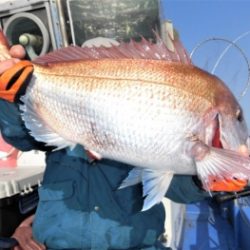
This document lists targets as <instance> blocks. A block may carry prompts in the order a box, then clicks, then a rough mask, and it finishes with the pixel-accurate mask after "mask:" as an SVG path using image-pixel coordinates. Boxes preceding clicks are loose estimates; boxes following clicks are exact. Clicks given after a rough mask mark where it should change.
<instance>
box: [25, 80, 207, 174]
mask: <svg viewBox="0 0 250 250" xmlns="http://www.w3.org/2000/svg"><path fill="white" fill-rule="evenodd" d="M61 80H62V81H67V79H65V78H63V79H61ZM68 80H71V84H68V85H69V86H70V87H68V88H65V86H64V85H62V84H60V81H59V82H58V83H55V84H49V83H46V82H44V81H41V82H40V80H39V81H37V80H35V79H34V80H33V83H32V84H30V86H29V88H28V89H27V92H26V95H25V99H26V102H27V100H29V102H30V103H32V106H33V109H34V110H33V112H35V113H37V114H38V120H39V119H40V122H41V124H43V126H42V127H43V128H41V130H40V131H37V129H34V126H33V125H32V124H29V123H30V122H31V120H30V119H28V120H27V119H26V121H25V122H26V125H27V127H28V128H29V129H30V130H31V132H32V135H33V136H34V137H35V138H36V139H37V140H40V141H44V142H46V143H48V144H50V145H53V141H51V139H49V137H48V136H46V135H42V133H41V131H42V129H44V127H46V129H44V130H45V131H47V132H46V133H48V131H52V132H53V133H55V134H58V136H59V137H60V138H62V139H63V140H65V141H66V142H68V143H65V145H74V144H76V143H79V144H82V145H83V146H84V147H85V148H86V149H88V150H93V151H96V152H97V153H99V154H101V155H102V156H103V157H104V158H109V159H113V160H118V161H122V162H125V163H128V164H132V165H135V166H140V167H145V168H151V169H165V170H167V171H173V172H175V173H179V174H194V173H195V171H196V169H195V164H194V162H193V160H192V159H191V158H190V157H189V156H188V155H187V153H186V141H187V137H188V136H190V135H191V134H195V133H200V131H201V130H202V129H203V124H202V119H201V115H200V114H199V109H201V108H202V107H201V106H202V103H199V102H198V103H197V110H198V113H194V112H190V111H187V110H186V109H185V105H186V102H188V100H190V96H188V94H186V96H185V95H183V94H182V97H181V98H180V97H179V96H178V95H179V94H180V93H179V92H178V91H179V90H176V89H174V88H170V87H168V86H166V85H162V86H155V85H154V86H152V84H147V85H146V84H145V86H143V88H141V86H140V85H141V83H140V84H136V83H134V84H131V83H126V82H124V83H123V85H124V86H120V85H117V88H114V87H113V89H110V80H106V82H105V81H103V82H102V85H100V87H98V86H96V85H97V84H99V83H93V82H91V80H89V82H88V81H86V82H85V84H86V85H87V86H88V85H90V84H92V87H91V88H88V87H86V86H85V87H86V88H84V87H82V85H80V84H79V83H78V82H74V81H72V79H68ZM57 81H58V80H57ZM68 85H67V86H68ZM44 86H49V87H47V88H46V87H44ZM118 87H119V88H118ZM26 106H27V103H26ZM173 107H175V108H173ZM27 112H29V108H28V111H27ZM39 117H40V118H39ZM58 141H60V143H61V140H58ZM54 142H55V143H54V145H55V146H58V147H60V145H58V144H57V141H56V140H55V139H54Z"/></svg>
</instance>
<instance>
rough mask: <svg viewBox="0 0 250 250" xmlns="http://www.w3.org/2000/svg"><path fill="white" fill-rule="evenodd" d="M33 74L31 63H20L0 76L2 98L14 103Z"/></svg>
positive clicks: (0, 95)
mask: <svg viewBox="0 0 250 250" xmlns="http://www.w3.org/2000/svg"><path fill="white" fill-rule="evenodd" d="M32 72H33V65H32V63H31V62H29V61H20V62H18V63H16V64H15V65H14V66H13V67H11V68H10V69H8V70H6V71H5V72H4V73H3V74H2V75H1V76H0V98H2V99H5V100H7V101H9V102H14V101H15V98H16V96H17V94H18V92H19V90H20V89H21V88H22V87H23V85H24V84H25V82H26V80H27V79H28V78H29V77H30V76H31V74H32Z"/></svg>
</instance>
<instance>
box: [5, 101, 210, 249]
mask: <svg viewBox="0 0 250 250" xmlns="http://www.w3.org/2000/svg"><path fill="white" fill-rule="evenodd" d="M0 110H1V112H0V128H1V131H2V135H3V137H4V138H5V140H6V141H7V142H8V143H10V144H12V145H14V146H15V147H17V148H18V149H20V150H23V151H26V150H31V149H34V148H36V149H41V150H44V149H46V147H45V146H44V145H43V144H42V143H37V142H35V141H34V140H33V138H32V137H31V136H30V135H29V134H28V131H27V130H26V128H25V127H24V125H23V122H22V120H21V118H20V114H19V111H18V109H17V107H16V106H15V105H14V104H10V103H7V102H5V101H2V100H0ZM46 151H47V152H46V171H45V174H44V180H43V185H42V186H41V188H40V190H39V198H40V201H39V205H38V208H37V211H36V216H35V221H34V224H33V234H34V237H35V239H36V240H38V241H39V242H41V243H43V244H45V245H46V246H47V247H48V249H91V250H102V249H113V250H114V249H145V250H146V249H147V250H156V249H166V248H164V247H163V246H162V245H161V244H160V242H158V240H157V239H158V238H159V236H160V235H161V234H162V233H163V229H164V219H165V212H164V209H163V206H162V204H159V205H156V206H154V207H153V208H151V209H149V210H148V211H145V212H140V210H141V208H142V203H143V199H142V189H141V185H135V186H132V187H128V188H124V189H121V190H120V189H117V187H118V186H119V184H120V183H121V181H122V180H123V179H124V178H125V177H126V176H127V174H128V172H129V170H130V169H131V168H132V166H129V165H126V164H123V163H119V162H114V161H110V160H101V161H98V162H95V163H90V162H89V161H88V159H87V157H86V155H85V152H84V150H83V148H82V147H80V146H78V147H76V148H75V149H74V150H73V151H71V150H69V149H63V150H59V151H51V149H49V148H47V149H46ZM206 196H207V194H206V193H205V192H202V191H201V190H200V189H199V188H198V187H197V186H196V185H195V183H194V182H193V180H192V177H191V176H181V175H179V176H175V177H174V178H173V180H172V182H171V185H170V188H169V190H168V192H167V193H166V197H168V198H170V199H172V200H174V201H176V202H182V203H189V202H194V201H199V200H202V199H204V197H206Z"/></svg>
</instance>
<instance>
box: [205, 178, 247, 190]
mask: <svg viewBox="0 0 250 250" xmlns="http://www.w3.org/2000/svg"><path fill="white" fill-rule="evenodd" d="M247 184H248V181H247V180H241V179H230V180H227V179H223V180H222V179H216V178H214V179H213V180H212V181H211V182H210V183H209V187H208V189H209V190H210V191H215V192H238V191H242V190H243V189H244V188H245V187H246V186H247Z"/></svg>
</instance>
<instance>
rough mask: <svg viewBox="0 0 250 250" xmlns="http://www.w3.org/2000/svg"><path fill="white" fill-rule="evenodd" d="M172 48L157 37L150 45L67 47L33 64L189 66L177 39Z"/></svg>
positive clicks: (39, 58)
mask: <svg viewBox="0 0 250 250" xmlns="http://www.w3.org/2000/svg"><path fill="white" fill-rule="evenodd" d="M173 46H174V51H171V50H170V49H168V48H167V46H166V45H165V44H164V42H163V41H162V39H160V38H159V36H157V42H156V43H151V42H149V41H147V40H146V39H144V38H142V39H141V41H140V42H135V41H133V40H131V41H130V42H129V43H125V42H122V43H120V45H118V46H115V45H113V46H111V47H110V48H107V47H104V46H101V47H92V48H88V47H84V48H82V47H78V46H69V47H67V48H62V49H59V50H57V51H54V52H51V53H48V54H47V55H44V56H41V57H38V58H36V59H35V60H34V61H33V62H34V63H36V64H41V65H49V64H53V63H61V62H69V61H78V60H95V59H103V58H112V59H121V58H127V59H128V58H130V59H153V60H167V61H175V62H182V63H185V64H191V61H190V57H189V56H188V54H187V52H186V50H185V48H184V47H183V46H182V44H181V42H180V41H179V39H176V40H173Z"/></svg>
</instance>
